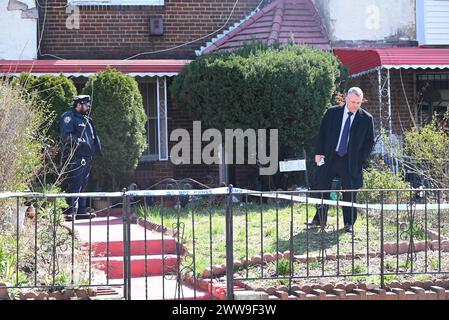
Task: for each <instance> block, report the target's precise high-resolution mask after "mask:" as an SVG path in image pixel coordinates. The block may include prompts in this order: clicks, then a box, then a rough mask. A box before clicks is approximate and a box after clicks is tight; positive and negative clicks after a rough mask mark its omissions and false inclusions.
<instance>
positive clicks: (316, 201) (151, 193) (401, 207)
mask: <svg viewBox="0 0 449 320" xmlns="http://www.w3.org/2000/svg"><path fill="white" fill-rule="evenodd" d="M231 192H232V193H231ZM303 193H304V192H303ZM229 194H232V195H249V196H257V197H264V198H271V199H283V200H289V201H293V202H298V203H304V204H312V205H321V204H326V205H329V206H336V207H337V206H338V207H353V208H359V209H371V210H388V211H394V210H397V211H407V210H410V204H380V203H376V204H360V203H356V202H354V203H352V202H347V201H336V200H326V199H320V198H313V197H305V196H298V195H293V194H292V195H289V194H284V193H275V192H261V191H254V190H248V189H241V188H232V189H231V188H228V187H222V188H213V189H199V190H133V191H126V192H86V193H55V194H44V193H20V192H16V193H12V192H6V193H0V199H7V198H18V197H20V198H61V197H64V198H77V197H88V198H92V197H99V198H119V197H123V196H129V197H160V196H208V195H229ZM413 209H415V210H439V209H449V204H447V203H441V204H414V205H413Z"/></svg>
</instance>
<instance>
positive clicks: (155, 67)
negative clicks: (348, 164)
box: [0, 0, 449, 188]
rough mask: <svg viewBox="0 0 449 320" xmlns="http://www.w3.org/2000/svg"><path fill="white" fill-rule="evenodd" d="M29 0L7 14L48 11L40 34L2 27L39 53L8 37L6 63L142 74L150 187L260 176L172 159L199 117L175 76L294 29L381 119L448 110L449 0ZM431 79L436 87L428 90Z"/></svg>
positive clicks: (387, 123)
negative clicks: (174, 145)
mask: <svg viewBox="0 0 449 320" xmlns="http://www.w3.org/2000/svg"><path fill="white" fill-rule="evenodd" d="M28 2H29V3H28ZM28 2H27V1H18V0H9V1H6V0H3V1H2V8H1V10H0V14H2V17H3V15H4V13H5V12H6V8H7V7H8V8H9V7H12V6H13V5H14V6H15V7H21V8H22V9H23V10H19V11H17V10H16V12H15V14H16V17H15V21H16V22H17V21H19V18H18V17H17V14H18V13H20V14H21V15H23V14H24V13H23V12H25V11H26V10H28V9H32V8H36V9H35V10H31V11H26V12H27V14H30V13H31V12H34V14H36V12H37V16H38V19H34V20H32V19H28V20H27V22H29V21H33V22H34V24H35V25H34V26H26V27H25V28H26V29H27V31H26V32H27V33H28V32H29V33H34V34H35V37H34V38H33V37H31V36H30V35H28V34H25V31H24V30H22V29H23V28H20V30H19V28H14V29H13V30H11V28H8V29H7V30H8V31H4V30H5V29H4V28H0V32H4V33H5V34H6V33H8V35H9V36H10V38H11V39H12V41H13V42H14V41H16V42H17V43H19V41H18V40H19V39H20V41H22V42H23V43H25V42H26V43H28V44H31V47H32V48H34V49H33V50H34V55H33V53H32V52H31V53H30V54H28V55H23V56H20V54H18V53H17V52H18V50H16V51H15V53H14V54H10V55H5V54H4V56H3V57H2V54H1V52H2V48H7V46H8V45H7V44H6V43H5V41H4V40H3V38H2V40H1V41H0V59H4V60H0V72H3V73H6V72H9V73H14V72H15V73H19V72H21V71H31V72H32V73H34V74H44V73H55V74H57V73H60V72H63V73H65V74H66V75H68V76H70V77H72V79H73V81H74V82H75V84H76V85H77V87H78V88H81V87H82V86H83V84H84V82H85V81H86V80H87V77H88V76H89V75H92V74H94V73H95V72H98V71H100V70H104V69H105V68H106V67H107V66H108V65H109V66H112V67H115V68H117V69H118V70H120V71H122V72H125V73H127V74H130V75H132V76H134V77H135V78H136V80H137V81H138V83H139V87H140V90H141V93H142V96H143V98H144V104H145V109H146V111H147V116H148V125H147V142H148V146H149V147H148V149H147V150H146V151H145V154H144V155H143V156H142V158H141V161H140V164H139V167H138V168H137V170H136V174H135V176H134V177H131V178H130V182H131V181H132V182H136V183H137V184H138V186H139V187H140V188H145V187H148V186H150V185H152V184H153V183H155V182H157V181H160V180H161V179H163V178H166V177H174V178H185V177H191V178H194V179H197V180H199V181H202V182H205V183H209V184H216V183H219V182H220V181H227V182H232V183H234V184H236V185H238V186H248V187H253V186H254V183H253V182H254V175H255V174H257V173H256V172H257V170H256V169H254V168H248V167H238V168H235V170H234V172H233V175H232V176H229V175H226V174H223V173H222V170H220V168H219V166H218V165H211V166H206V165H175V164H173V163H171V161H170V159H169V149H170V146H171V143H170V142H169V135H170V132H171V131H173V130H174V129H177V128H185V129H188V130H191V129H192V123H193V120H194V119H192V116H191V115H188V114H187V113H185V112H184V111H183V109H182V106H176V105H174V104H173V102H172V101H171V97H170V94H169V87H170V83H171V81H172V79H173V77H174V76H176V75H177V74H178V73H179V72H180V71H181V69H182V67H183V66H184V65H185V64H187V63H189V61H191V60H193V59H195V58H196V57H197V56H198V55H204V54H210V53H213V52H217V51H222V50H232V49H233V48H236V47H239V46H241V45H242V44H243V43H244V42H245V41H249V40H251V39H253V38H257V39H260V40H262V41H267V42H270V41H281V42H283V41H287V39H291V38H292V37H293V38H294V39H295V41H296V42H297V43H301V44H307V45H311V46H315V47H319V48H322V49H324V50H333V52H334V53H335V54H336V56H337V57H339V58H340V60H341V61H342V62H343V63H344V64H345V65H347V66H348V68H349V70H350V73H351V75H352V77H353V78H352V81H351V84H353V85H359V86H361V87H362V88H363V89H364V91H365V93H366V98H367V100H368V102H367V103H366V104H365V107H366V108H367V109H368V110H369V111H370V112H371V113H372V114H373V116H374V117H375V121H376V123H375V125H376V128H377V129H380V128H381V127H383V128H385V129H386V130H387V131H390V132H391V133H395V134H400V133H401V130H402V129H405V128H408V127H410V126H411V125H413V123H414V122H417V121H418V122H420V123H425V122H426V121H428V118H429V116H430V114H432V112H433V111H435V110H436V111H442V110H444V108H445V107H444V104H445V101H447V100H448V99H449V97H448V90H449V76H448V74H449V73H448V71H447V69H448V67H449V61H448V60H447V57H449V51H448V50H449V49H447V48H448V45H449V26H448V23H449V0H398V1H388V0H370V1H368V0H362V1H357V0H271V1H270V0H264V1H261V0H239V1H237V0H221V1H219V0H39V1H38V2H37V1H36V4H35V5H32V3H34V1H28ZM23 4H27V7H26V8H25V6H24V5H23ZM8 10H9V9H8ZM13 12H14V11H8V13H9V14H12V13H13ZM20 19H22V20H23V21H25V19H23V18H20ZM2 22H3V23H4V24H6V22H4V21H3V20H2ZM2 22H0V23H2ZM21 22H22V21H21ZM22 23H25V22H22ZM20 32H22V33H23V34H21V33H20ZM31 39H34V41H35V42H34V43H33V41H32V40H31ZM23 43H22V44H21V45H20V44H18V46H17V47H23V46H24V45H23ZM9 51H11V50H9ZM35 58H37V60H32V59H35ZM17 60H20V62H17ZM11 61H12V62H11ZM12 67H14V68H12ZM12 71H14V72H12ZM423 86H425V87H426V88H432V90H431V91H430V90H428V91H427V93H426V94H425V95H423V96H420V97H421V98H420V99H417V97H418V96H419V93H420V92H421V91H422V87H423ZM429 92H430V93H429ZM415 102H419V103H415ZM446 105H447V104H446ZM412 119H413V120H412Z"/></svg>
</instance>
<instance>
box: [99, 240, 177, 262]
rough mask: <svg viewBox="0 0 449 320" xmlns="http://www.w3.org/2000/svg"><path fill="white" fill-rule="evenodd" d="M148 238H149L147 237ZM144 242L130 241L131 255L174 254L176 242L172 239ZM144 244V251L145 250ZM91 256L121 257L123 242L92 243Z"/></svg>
mask: <svg viewBox="0 0 449 320" xmlns="http://www.w3.org/2000/svg"><path fill="white" fill-rule="evenodd" d="M148 238H151V236H150V235H148ZM148 238H147V240H146V241H145V240H132V241H131V245H130V247H131V255H132V256H135V255H145V251H146V254H147V255H157V254H159V255H160V254H162V253H164V254H174V253H176V242H175V239H173V238H166V237H164V241H162V238H161V237H159V238H158V239H156V238H154V237H153V238H152V239H148ZM145 243H146V250H145ZM92 255H93V256H94V257H105V256H109V257H119V256H123V241H121V240H115V241H110V242H109V248H108V242H107V241H105V242H94V243H92Z"/></svg>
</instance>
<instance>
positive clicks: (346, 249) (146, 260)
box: [0, 179, 449, 299]
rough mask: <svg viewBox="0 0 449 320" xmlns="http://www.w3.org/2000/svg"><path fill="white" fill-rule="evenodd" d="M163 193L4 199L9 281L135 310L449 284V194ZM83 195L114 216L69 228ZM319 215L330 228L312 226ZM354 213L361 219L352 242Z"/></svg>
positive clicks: (178, 189) (186, 188)
mask: <svg viewBox="0 0 449 320" xmlns="http://www.w3.org/2000/svg"><path fill="white" fill-rule="evenodd" d="M153 189H154V190H152V189H150V190H140V191H139V190H133V191H127V190H123V192H118V193H84V194H72V195H68V194H57V195H50V194H47V195H44V194H12V193H11V194H0V208H2V210H3V216H9V222H5V221H2V224H3V225H4V226H7V225H9V229H8V230H3V231H4V232H2V236H0V240H1V241H2V242H1V243H0V245H1V246H0V282H4V283H6V287H7V288H8V289H12V290H14V289H35V290H43V289H45V290H49V291H55V290H68V289H73V288H88V287H91V288H92V287H97V288H102V287H108V288H109V287H112V288H115V289H116V290H117V291H119V292H121V293H122V294H123V297H124V298H125V299H233V298H234V288H235V287H236V286H241V287H242V286H246V287H247V288H251V287H255V286H262V287H269V286H280V285H284V286H287V289H288V291H289V292H290V293H291V292H293V291H294V289H295V286H296V285H298V284H302V283H304V281H310V282H320V281H321V282H326V281H332V282H335V281H340V280H342V279H349V280H351V281H364V282H366V283H372V284H374V285H377V286H379V287H381V288H385V287H386V284H387V283H388V282H391V281H393V280H395V281H402V280H404V279H412V278H413V277H415V278H416V277H417V278H419V279H425V278H426V277H427V278H429V277H439V276H444V275H447V274H449V240H448V238H449V229H448V226H449V223H448V222H449V204H448V203H449V190H448V189H420V190H416V189H410V190H344V191H342V190H336V191H332V192H336V193H337V195H338V197H336V200H327V199H328V197H329V193H330V192H331V191H290V192H286V191H282V192H258V191H252V190H245V189H239V188H233V187H232V186H228V187H223V188H214V189H211V188H208V187H207V186H204V185H200V184H198V183H197V182H195V181H193V180H191V179H184V180H181V181H175V180H172V179H167V180H165V181H164V182H163V183H159V184H157V185H155V186H154V187H153ZM344 192H347V193H349V194H351V200H350V201H343V200H342V199H341V198H342V197H341V196H342V195H343V193H344ZM79 196H83V197H87V198H89V199H90V200H89V202H90V203H91V204H92V202H93V201H94V199H103V200H106V206H105V208H104V209H100V210H97V215H98V216H97V217H96V218H95V219H88V220H79V221H78V220H76V221H69V222H64V221H62V219H61V214H60V213H61V204H63V201H61V199H63V198H66V197H79ZM32 203H34V206H33V208H35V209H36V213H35V215H34V218H33V217H29V216H25V218H24V220H23V221H22V218H21V215H20V212H23V209H22V205H23V204H28V205H30V204H32ZM316 207H318V208H319V210H318V212H319V213H321V214H322V212H323V211H322V210H323V208H325V207H327V210H328V218H327V221H326V223H324V222H323V221H324V219H321V220H322V221H321V222H322V223H321V224H318V225H316V226H313V227H311V226H309V225H308V224H305V222H310V221H311V220H312V218H313V216H314V215H315V211H316ZM28 208H29V207H28ZM345 208H346V209H345ZM349 209H350V210H354V209H357V210H358V218H357V220H356V221H355V223H354V228H352V229H351V230H349V232H345V229H344V223H343V222H342V220H343V216H344V211H346V214H347V212H348V210H349ZM8 210H9V211H8ZM7 211H8V212H9V214H5V212H7ZM14 213H15V214H14ZM318 217H321V218H323V216H320V215H319V216H318ZM351 217H352V218H355V217H354V216H353V215H352V216H351ZM6 220H7V219H6ZM136 225H140V226H142V227H144V228H140V229H136ZM93 229H94V230H95V233H93V232H92V230H93ZM6 231H8V232H6ZM6 234H8V238H7V237H6ZM121 290H122V291H121Z"/></svg>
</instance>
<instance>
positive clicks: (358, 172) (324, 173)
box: [314, 105, 375, 189]
mask: <svg viewBox="0 0 449 320" xmlns="http://www.w3.org/2000/svg"><path fill="white" fill-rule="evenodd" d="M344 108H345V106H344V105H343V106H334V107H331V108H329V109H328V110H327V111H326V114H325V115H324V117H323V120H322V121H321V125H320V131H319V133H318V137H317V140H316V144H315V153H314V154H315V155H324V156H325V159H324V161H325V163H324V165H323V166H321V167H318V169H317V179H319V180H318V181H320V180H321V179H329V178H330V179H332V177H328V171H329V166H330V165H331V164H332V162H333V157H334V156H335V149H336V148H337V144H338V138H339V137H340V129H341V125H342V124H341V122H342V119H343V111H344ZM374 144H375V140H374V123H373V117H372V116H371V114H369V113H368V112H366V111H365V110H363V109H359V111H357V113H356V115H355V118H354V120H353V122H352V126H351V130H350V132H349V142H348V160H349V172H350V175H351V177H350V178H351V179H350V180H351V188H353V189H359V188H361V187H362V185H363V175H362V169H363V166H364V165H365V164H366V162H367V161H368V158H369V156H370V154H371V151H372V149H373V147H374Z"/></svg>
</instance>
